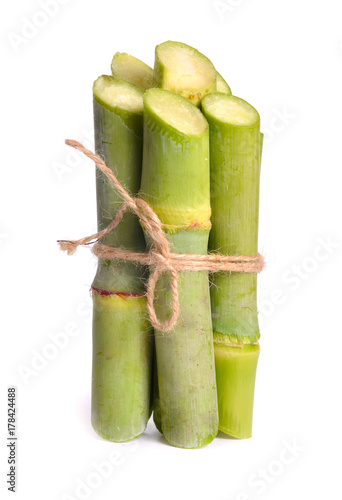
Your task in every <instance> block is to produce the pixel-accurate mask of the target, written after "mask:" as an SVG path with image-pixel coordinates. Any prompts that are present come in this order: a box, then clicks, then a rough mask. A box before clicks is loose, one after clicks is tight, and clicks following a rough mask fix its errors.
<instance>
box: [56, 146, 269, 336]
mask: <svg viewBox="0 0 342 500" xmlns="http://www.w3.org/2000/svg"><path fill="white" fill-rule="evenodd" d="M65 144H67V145H68V146H71V147H73V148H75V149H77V150H79V151H81V152H82V153H83V154H84V155H85V156H87V157H88V158H89V159H91V160H93V161H94V162H95V164H96V166H97V168H99V169H100V170H101V171H102V172H103V173H104V174H105V175H106V177H107V178H108V180H109V181H110V183H111V185H112V186H113V188H115V189H116V190H117V191H118V193H119V194H120V195H121V196H122V198H123V200H124V203H123V204H122V206H121V208H120V209H119V210H118V211H117V213H116V215H115V217H114V219H113V220H112V222H111V223H110V224H109V225H108V226H107V227H106V228H105V229H104V230H102V231H99V232H98V233H95V234H92V235H90V236H86V237H84V238H80V239H79V240H58V243H59V245H60V248H61V250H63V251H65V252H67V254H68V255H72V254H74V253H75V251H76V250H77V247H78V246H80V245H89V244H93V243H94V246H93V248H92V252H93V253H94V255H95V256H96V257H98V258H99V259H111V260H112V259H120V260H127V261H131V262H138V263H139V264H142V265H148V266H150V267H151V268H152V272H151V273H150V276H149V279H148V282H147V291H146V296H147V308H148V313H149V318H150V321H151V324H152V326H153V327H154V328H156V329H157V330H160V331H162V332H168V331H170V330H172V329H173V328H174V326H175V325H176V323H177V320H178V315H179V299H178V277H177V271H190V272H191V271H192V272H196V271H207V272H210V273H216V272H219V271H226V272H227V271H228V272H239V273H259V272H261V271H262V269H263V268H264V264H265V263H264V258H263V256H262V255H260V254H258V255H256V256H244V255H239V256H227V255H220V254H207V255H201V254H178V253H172V252H170V246H169V242H168V241H167V239H166V237H165V234H164V232H163V224H162V223H161V222H160V220H159V218H158V216H157V215H156V213H155V212H154V211H153V210H152V208H151V207H150V206H149V205H148V203H146V201H144V200H143V199H141V198H138V197H136V198H133V197H131V196H130V195H129V194H128V192H127V191H126V190H125V189H124V188H123V186H122V185H121V184H120V182H119V181H118V179H117V178H116V177H115V175H114V174H113V172H112V171H111V170H110V169H109V168H108V167H107V165H106V164H105V162H104V161H103V160H102V159H101V158H100V157H99V156H97V155H96V154H94V153H92V152H91V151H90V150H88V149H86V148H85V147H84V146H83V145H82V144H81V143H80V142H78V141H74V140H69V139H67V140H66V141H65ZM128 210H131V211H132V212H133V213H134V214H135V215H136V216H137V217H138V218H139V221H140V223H141V225H142V226H143V228H144V230H145V231H146V232H147V234H148V235H149V236H150V238H151V240H152V242H153V245H152V249H151V250H150V251H149V252H148V253H143V252H131V251H129V250H124V249H121V248H113V247H110V246H107V245H102V244H100V243H96V242H97V241H98V240H99V239H100V238H103V237H104V236H106V235H107V234H109V233H110V232H111V231H113V230H114V229H115V228H116V227H117V226H118V225H119V224H120V222H121V220H122V218H123V215H124V214H125V212H126V211H128ZM202 224H203V223H202ZM204 224H207V225H208V226H209V227H210V222H209V221H208V223H204ZM198 225H199V223H197V222H196V221H194V222H193V223H192V227H193V228H195V227H196V226H198ZM184 229H186V227H184ZM95 243H96V244H95ZM164 272H166V273H169V274H170V277H171V290H172V314H171V316H170V318H169V319H168V320H167V321H165V322H164V323H161V322H160V321H159V320H158V318H157V315H156V312H155V309H154V293H155V287H156V283H157V281H158V279H159V277H160V275H161V274H162V273H164Z"/></svg>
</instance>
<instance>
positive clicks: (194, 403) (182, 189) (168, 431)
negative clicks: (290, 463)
mask: <svg viewBox="0 0 342 500" xmlns="http://www.w3.org/2000/svg"><path fill="white" fill-rule="evenodd" d="M153 91H154V90H153V89H152V90H149V91H147V93H146V94H145V96H146V95H147V94H148V93H151V92H153ZM159 92H166V91H159ZM179 99H182V98H180V97H179ZM182 100H183V99H182ZM144 106H145V109H144V157H143V172H142V182H141V196H143V197H144V198H145V199H146V201H147V202H148V203H149V204H150V205H151V206H152V208H153V209H154V211H155V212H156V213H157V215H158V216H159V218H160V219H161V221H162V223H164V224H170V225H171V224H172V225H174V226H180V225H182V224H189V223H191V222H193V221H194V220H195V219H197V220H198V221H199V222H204V221H207V220H208V218H209V217H210V204H209V168H208V158H209V156H208V154H209V143H208V133H206V134H204V135H203V136H201V137H188V136H186V135H185V134H182V133H180V132H179V131H177V130H175V129H174V128H173V127H171V126H169V125H168V124H167V123H165V121H163V120H161V119H160V118H159V117H158V116H156V115H155V114H154V113H153V111H152V110H151V109H150V107H149V105H148V99H146V98H145V99H144ZM194 166H195V169H194ZM164 231H165V234H166V236H167V239H168V241H169V243H170V248H171V251H172V252H178V253H204V254H205V253H206V252H207V243H208V236H209V229H208V228H206V229H187V230H184V229H181V228H177V227H173V228H167V227H165V226H164ZM178 275H179V283H178V292H179V306H180V313H179V319H178V322H177V324H176V326H175V327H174V328H173V330H172V331H170V332H165V333H164V332H161V331H158V330H156V331H155V343H156V354H157V372H158V387H159V398H160V417H159V414H157V415H156V416H155V420H156V425H157V427H158V429H159V430H161V431H162V433H163V434H164V437H165V438H166V439H167V440H168V441H169V442H170V443H171V444H172V445H174V446H178V447H181V448H199V447H202V446H205V445H206V444H208V443H210V442H211V441H212V440H213V439H214V437H215V436H216V434H217V430H218V427H217V426H218V413H217V393H216V382H215V362H214V350H213V343H212V324H211V314H210V294H209V282H208V275H207V273H205V272H201V273H199V272H179V273H178ZM171 304H172V297H171V289H170V278H169V276H168V275H167V274H163V275H162V276H161V277H160V279H159V281H158V283H157V286H156V297H155V309H156V313H157V317H158V319H159V320H160V321H162V322H163V321H165V320H166V319H167V318H168V317H169V316H170V312H171ZM155 404H157V405H158V400H157V401H156V398H155ZM155 411H156V412H159V407H158V406H157V407H155Z"/></svg>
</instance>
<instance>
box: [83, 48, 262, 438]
mask: <svg viewBox="0 0 342 500" xmlns="http://www.w3.org/2000/svg"><path fill="white" fill-rule="evenodd" d="M111 69H112V74H113V76H102V77H100V78H98V80H96V82H95V84H94V87H93V92H94V124H95V146H96V151H97V153H98V154H99V155H100V156H101V157H102V159H103V160H104V162H105V163H106V165H107V166H108V167H109V169H111V171H112V172H113V173H114V174H115V176H116V177H117V179H118V181H120V182H121V184H122V185H123V187H124V188H125V189H126V190H128V191H129V193H130V194H132V195H135V194H137V193H138V192H139V199H140V200H144V203H147V204H148V205H145V207H148V208H149V211H150V210H151V209H152V210H153V212H152V213H153V217H154V218H155V220H157V222H158V225H159V226H158V227H160V228H161V230H162V233H163V235H164V236H163V238H164V239H165V242H166V245H167V247H168V252H171V253H167V254H166V257H163V256H161V257H162V258H163V259H164V260H166V261H168V255H170V256H171V255H175V254H178V257H182V258H183V259H186V258H187V256H189V257H191V258H192V257H193V258H194V259H195V260H196V256H197V255H198V256H202V259H206V258H207V257H206V255H207V252H208V240H209V251H211V252H214V253H217V252H218V253H220V254H221V255H226V256H232V257H231V258H232V259H237V260H239V259H240V260H242V261H244V260H246V259H247V261H248V259H249V258H251V259H258V253H257V238H258V200H259V175H260V158H261V142H262V141H261V138H262V136H261V134H260V119H259V115H258V113H257V111H256V110H255V109H254V108H253V107H252V106H250V105H249V104H248V103H246V102H245V101H244V100H242V99H240V98H238V97H235V96H232V95H231V90H230V87H229V85H228V84H227V83H226V82H225V80H224V79H223V78H222V76H221V75H220V74H219V73H217V71H216V69H215V68H214V66H213V64H212V63H211V62H210V61H209V59H208V58H207V57H205V56H204V55H203V54H201V53H200V52H198V51H197V50H196V49H194V48H192V47H190V46H188V45H186V44H183V43H180V42H170V41H169V42H164V43H162V44H160V45H158V46H157V47H156V51H155V65H154V69H152V68H150V67H149V66H147V65H146V64H144V63H143V62H142V61H139V60H138V59H136V58H135V57H133V56H130V55H128V54H125V53H119V52H118V53H116V54H115V55H114V57H113V60H112V65H111ZM98 163H99V162H98ZM98 163H97V164H98ZM96 183H97V204H98V228H99V231H101V230H103V229H104V228H105V227H106V226H108V225H109V224H110V223H111V221H112V219H113V217H114V216H115V214H117V213H118V211H120V206H121V204H122V197H121V196H120V195H119V194H118V193H117V192H116V190H115V189H114V188H113V186H112V185H111V184H110V183H109V182H108V180H107V179H106V177H105V175H104V174H103V173H101V172H100V173H98V175H97V178H96ZM141 203H142V202H141ZM143 211H144V210H142V212H143ZM136 213H137V214H138V216H139V210H137V211H136ZM139 217H140V216H139ZM144 220H145V221H146V220H147V219H145V218H144V215H143V214H142V216H141V217H140V225H139V221H138V218H137V217H136V215H133V214H132V213H125V215H124V216H123V220H122V222H121V223H120V225H119V226H117V227H116V228H115V230H113V231H111V232H110V231H108V234H107V233H106V235H104V236H103V237H102V239H101V243H102V244H105V245H106V248H107V249H108V248H109V253H108V250H107V254H104V255H107V258H100V259H99V265H98V270H97V273H96V277H95V279H94V282H93V285H92V290H93V301H94V321H93V388H92V422H93V426H94V429H95V430H96V431H97V432H98V433H99V434H100V435H101V436H102V437H104V438H105V439H109V440H112V441H118V442H120V441H126V440H129V439H132V438H134V437H136V436H138V435H139V434H141V432H143V430H144V428H145V427H146V423H147V421H148V418H149V416H150V412H151V408H152V409H153V417H154V422H155V424H156V426H157V428H158V429H159V431H160V432H162V433H163V435H164V436H165V438H166V439H167V441H168V442H169V443H171V444H172V445H174V446H178V447H181V448H198V447H201V446H204V445H206V444H208V443H210V442H211V441H212V440H213V439H214V437H215V436H216V434H217V431H218V429H220V430H222V431H223V432H226V433H228V434H231V435H232V436H235V437H239V438H246V437H249V436H251V430H252V415H253V399H254V384H255V374H256V367H257V360H258V355H259V345H258V339H259V328H258V320H257V309H256V274H255V270H258V269H259V268H258V266H257V267H255V266H254V267H252V268H251V269H252V270H251V269H249V268H248V266H247V267H246V266H245V267H241V271H240V267H236V269H238V271H233V272H224V271H222V272H214V273H213V274H212V276H211V280H212V282H213V286H212V287H211V288H209V278H208V271H203V270H197V268H193V269H191V266H190V268H188V267H186V270H178V272H177V273H176V276H177V278H176V285H175V282H174V280H173V278H172V276H171V275H170V273H169V272H160V273H159V274H158V278H157V279H156V283H155V290H154V297H153V298H152V304H151V299H150V298H149V297H148V300H147V301H146V296H145V295H146V291H145V285H144V283H145V282H146V280H147V274H148V272H147V270H146V269H145V268H144V266H142V265H141V263H142V262H148V260H146V258H142V257H140V259H139V257H136V260H137V261H138V262H140V264H136V263H132V262H130V261H126V260H125V259H126V257H122V259H124V260H122V259H121V260H120V259H118V258H117V257H115V256H113V258H112V257H110V258H108V255H109V256H111V255H112V253H110V247H113V248H114V247H115V248H117V247H120V248H124V249H127V250H129V251H133V252H140V253H138V254H137V253H135V254H134V255H138V256H139V255H140V256H141V255H143V254H142V253H141V252H150V254H148V255H151V256H152V257H153V258H152V257H151V260H150V266H151V269H150V272H152V274H153V273H154V271H153V269H154V266H156V265H157V264H156V262H159V261H160V257H159V261H158V260H157V261H155V260H153V259H155V255H156V254H155V248H154V246H155V240H154V237H153V235H152V236H151V230H150V229H149V228H148V227H147V226H149V223H148V222H146V224H145V223H144V222H143V221H144ZM101 234H102V235H103V234H104V233H101ZM143 235H145V240H144V238H143ZM145 241H146V243H145ZM145 248H146V250H145ZM179 254H181V255H179ZM120 255H121V254H120ZM125 255H126V254H125ZM208 258H209V257H208ZM127 259H129V257H128V256H127ZM132 260H134V258H133V259H132ZM165 266H166V267H165V270H166V271H168V269H169V268H170V263H167V262H166V264H165ZM168 266H169V267H168ZM259 267H260V266H259ZM180 269H181V268H180ZM199 269H202V268H199ZM208 269H211V268H210V267H208ZM222 269H223V268H222ZM224 269H225V268H224ZM234 269H235V268H234ZM215 271H216V268H215ZM153 275H154V274H153ZM175 287H176V292H175ZM175 293H176V296H177V302H176V303H175V301H174V297H175ZM147 295H148V294H147ZM151 308H152V310H153V315H154V318H153V319H152V317H151ZM148 313H149V315H150V319H151V323H152V324H153V325H154V326H155V329H154V336H153V329H152V327H151V324H150V323H149V321H148ZM173 317H175V318H176V321H173V322H172V321H171V320H170V318H173ZM168 323H170V324H171V323H172V325H171V326H170V328H166V327H165V325H168ZM153 338H154V341H155V350H154V349H153ZM153 352H154V355H153ZM153 358H154V359H153ZM152 367H153V369H152ZM151 405H152V406H151Z"/></svg>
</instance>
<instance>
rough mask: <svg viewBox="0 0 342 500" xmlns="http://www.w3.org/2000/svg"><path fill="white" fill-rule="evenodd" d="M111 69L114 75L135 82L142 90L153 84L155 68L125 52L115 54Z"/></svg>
mask: <svg viewBox="0 0 342 500" xmlns="http://www.w3.org/2000/svg"><path fill="white" fill-rule="evenodd" d="M111 69H112V73H113V75H114V76H116V77H118V78H121V79H122V80H125V81H127V82H130V83H133V84H134V85H137V86H138V87H140V88H141V89H142V90H147V89H149V88H151V87H152V86H153V69H152V68H150V67H149V66H147V64H145V63H144V62H142V61H140V59H137V58H136V57H133V56H131V55H129V54H126V53H125V52H117V53H116V54H114V57H113V59H112V65H111Z"/></svg>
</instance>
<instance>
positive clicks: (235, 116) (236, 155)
mask: <svg viewBox="0 0 342 500" xmlns="http://www.w3.org/2000/svg"><path fill="white" fill-rule="evenodd" d="M202 110H203V113H204V115H205V116H206V118H207V120H208V122H209V127H210V168H211V179H210V180H211V206H212V223H213V228H212V231H211V234H210V241H209V249H210V250H211V251H218V252H220V253H222V254H224V255H246V256H254V255H257V253H258V209H259V177H260V118H259V114H258V113H257V111H256V110H255V109H254V108H252V106H250V105H249V104H248V103H246V102H245V101H243V100H242V99H239V98H238V97H234V96H230V95H227V94H222V93H219V92H216V93H212V94H211V95H209V96H207V97H206V98H205V99H203V101H202ZM212 281H213V287H212V289H211V306H212V315H213V329H214V342H215V359H216V375H217V387H218V401H219V415H220V423H219V428H220V429H221V430H223V431H224V432H227V433H229V434H231V435H233V436H235V437H240V438H245V437H250V436H251V432H252V414H253V399H254V381H255V373H256V365H257V359H258V355H259V346H258V339H259V336H260V334H259V325H258V317H257V295H256V283H257V278H256V274H253V273H215V274H213V276H212Z"/></svg>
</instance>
